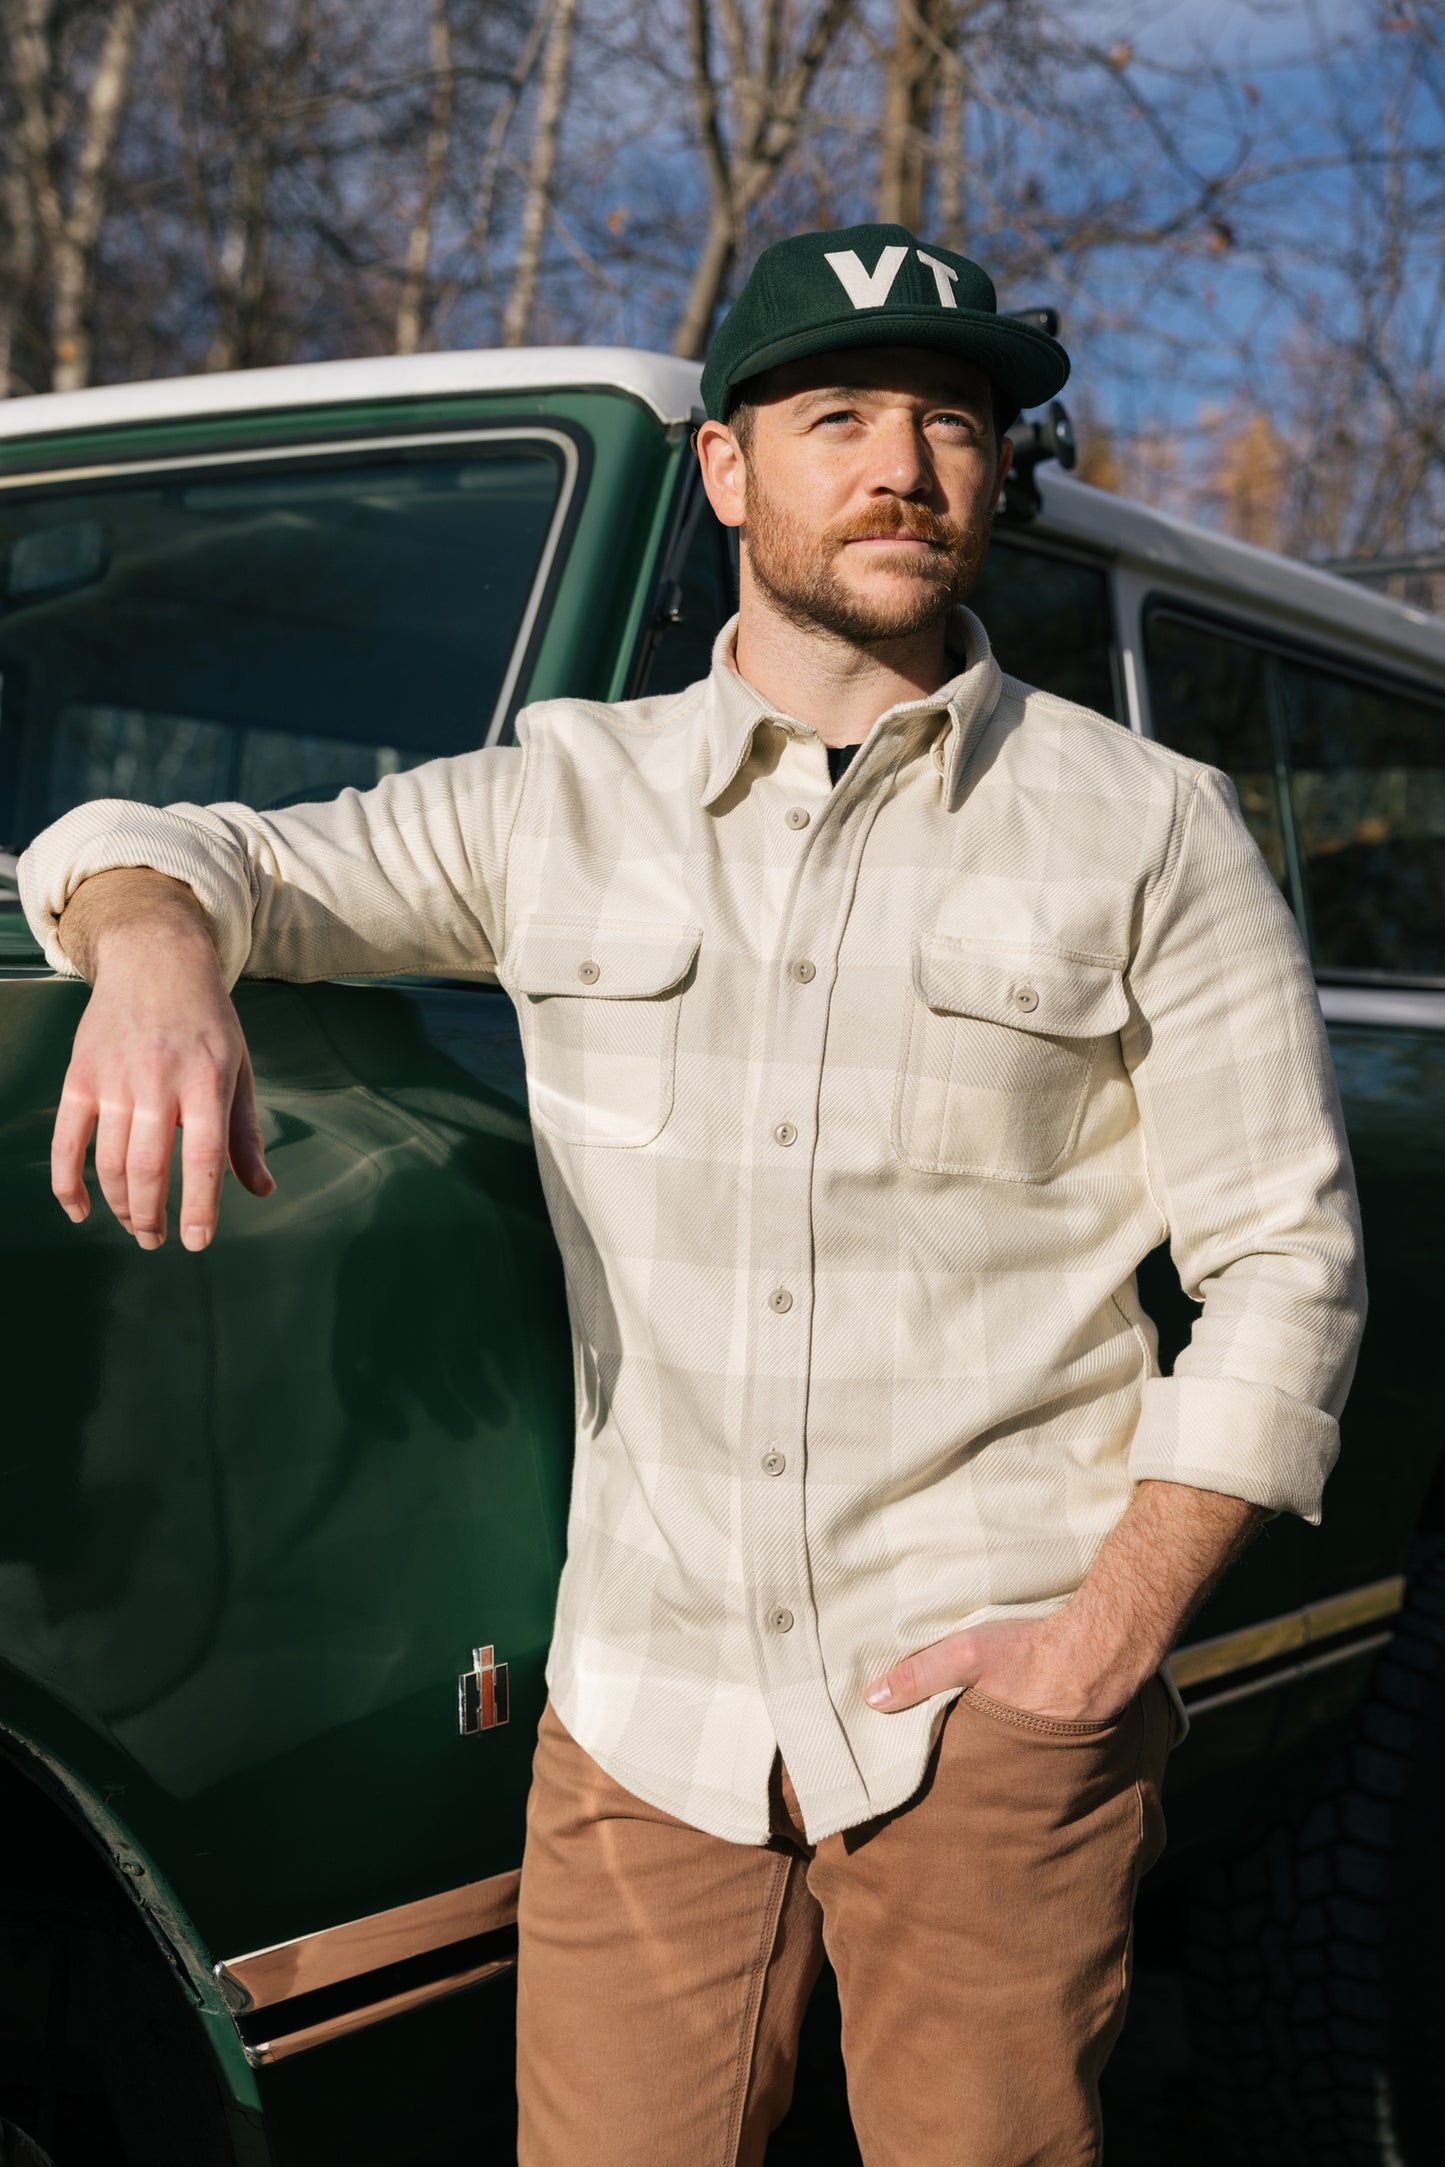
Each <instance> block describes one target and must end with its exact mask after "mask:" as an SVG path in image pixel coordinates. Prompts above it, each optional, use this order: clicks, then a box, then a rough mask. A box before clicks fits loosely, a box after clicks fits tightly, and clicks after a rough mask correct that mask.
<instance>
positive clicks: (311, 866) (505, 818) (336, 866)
mask: <svg viewBox="0 0 1445 2167" xmlns="http://www.w3.org/2000/svg"><path fill="white" fill-rule="evenodd" d="M525 758H526V755H525V753H524V752H523V751H522V750H521V748H519V747H500V746H499V747H492V748H488V749H486V750H482V751H478V752H471V753H462V754H459V755H457V756H456V757H454V758H451V759H445V760H431V761H428V762H426V763H425V765H423V766H421V767H415V768H409V769H405V770H403V771H402V772H401V773H399V774H395V775H388V776H386V777H385V778H384V779H383V780H382V781H381V782H379V783H378V784H377V785H376V787H375V788H374V789H371V790H365V791H361V790H346V791H343V792H342V794H341V795H340V797H338V798H335V799H332V800H330V801H329V802H327V803H325V804H317V805H296V806H291V807H289V808H287V809H286V810H285V811H282V812H274V813H257V812H252V811H251V810H249V808H247V807H246V806H244V805H207V806H201V805H170V806H165V807H160V806H150V805H138V804H132V803H128V802H126V801H123V800H119V799H113V798H100V799H96V800H93V801H92V802H91V803H90V804H87V805H81V806H78V807H77V808H76V810H75V811H74V812H70V813H67V814H66V815H65V816H64V817H63V818H62V819H60V820H57V821H56V822H55V823H54V825H53V826H52V827H49V828H47V829H46V830H45V831H44V833H43V834H41V835H40V836H38V837H37V838H36V840H35V842H34V843H32V844H31V846H30V848H29V849H28V850H27V851H26V852H25V854H24V856H23V857H22V858H21V860H20V865H19V869H18V878H19V883H20V894H21V900H22V902H23V904H24V908H25V913H26V916H27V918H28V919H29V922H30V926H31V930H32V931H33V933H34V934H35V937H36V939H37V940H38V941H39V942H40V943H41V945H42V947H43V948H44V951H45V955H46V959H47V961H48V962H49V963H50V964H51V966H52V967H53V968H54V969H55V970H57V971H60V972H62V973H64V974H66V975H68V976H71V977H74V976H75V975H76V972H75V966H74V965H73V964H72V963H71V961H70V959H69V958H68V957H67V955H66V954H65V951H64V950H63V948H62V947H61V945H60V941H59V937H58V927H59V922H60V916H61V913H62V911H63V910H64V909H65V906H66V904H67V903H68V902H69V900H70V898H71V896H72V895H73V894H74V893H75V890H76V889H77V888H78V887H79V886H80V883H81V882H82V881H83V880H88V879H89V878H90V877H91V875H92V874H95V873H103V872H109V871H112V870H114V869H116V868H118V867H121V866H147V867H150V868H151V869H153V870H154V871H155V872H158V873H167V874H169V875H170V876H171V877H172V878H173V879H175V880H179V881H183V882H184V883H185V885H186V886H187V887H188V888H189V889H190V890H191V891H192V893H193V894H194V895H195V897H196V900H197V902H198V903H199V904H200V907H201V910H202V912H203V913H204V915H205V919H206V923H207V925H208V926H209V928H210V932H211V937H212V939H213V940H214V942H215V944H216V949H217V953H218V954H219V956H220V959H221V966H222V970H223V971H224V973H225V978H226V983H227V984H228V985H230V984H233V983H234V982H235V980H236V979H238V978H241V977H248V978H288V979H297V980H303V979H318V978H333V977H385V976H388V975H391V974H393V973H398V972H410V971H415V972H432V973H438V974H445V975H449V976H489V975H492V974H494V973H495V970H496V963H497V957H498V956H499V955H500V953H501V951H502V948H503V946H504V945H505V940H506V929H505V926H504V924H503V922H502V921H503V915H504V908H505V891H506V863H507V851H508V848H509V844H510V838H511V832H512V827H513V824H514V821H515V817H516V811H517V805H518V801H519V798H520V794H521V789H522V781H523V772H524V762H525Z"/></svg>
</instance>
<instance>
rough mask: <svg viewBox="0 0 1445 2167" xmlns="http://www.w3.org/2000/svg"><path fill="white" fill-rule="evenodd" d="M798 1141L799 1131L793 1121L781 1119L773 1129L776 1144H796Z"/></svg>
mask: <svg viewBox="0 0 1445 2167" xmlns="http://www.w3.org/2000/svg"><path fill="white" fill-rule="evenodd" d="M797 1141H798V1132H797V1130H796V1129H795V1128H794V1127H793V1124H792V1122H791V1121H780V1122H779V1123H778V1125H777V1127H776V1128H775V1129H774V1131H773V1142H774V1143H775V1144H795V1143H796V1142H797Z"/></svg>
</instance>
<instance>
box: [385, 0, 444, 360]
mask: <svg viewBox="0 0 1445 2167" xmlns="http://www.w3.org/2000/svg"><path fill="white" fill-rule="evenodd" d="M431 67H432V110H431V129H430V132H429V133H428V136H427V146H426V174H425V177H424V179H423V182H422V191H421V200H420V201H419V203H418V204H417V209H416V216H415V218H414V219H413V220H412V227H411V232H410V233H409V234H408V236H407V244H406V275H405V280H404V283H403V285H402V289H401V300H400V302H399V303H398V305H397V311H396V350H397V352H398V353H399V354H414V353H415V352H416V350H417V348H418V346H419V345H420V344H421V335H422V311H423V306H424V301H425V295H426V271H427V263H428V260H429V258H430V256H431V239H432V227H433V225H434V223H435V221H436V211H437V204H438V202H439V201H440V198H441V192H442V187H443V184H444V183H445V181H446V177H447V161H448V159H449V157H450V155H451V142H452V98H453V93H454V89H455V79H454V77H453V75H452V33H451V25H450V23H449V22H448V20H447V0H432V6H431Z"/></svg>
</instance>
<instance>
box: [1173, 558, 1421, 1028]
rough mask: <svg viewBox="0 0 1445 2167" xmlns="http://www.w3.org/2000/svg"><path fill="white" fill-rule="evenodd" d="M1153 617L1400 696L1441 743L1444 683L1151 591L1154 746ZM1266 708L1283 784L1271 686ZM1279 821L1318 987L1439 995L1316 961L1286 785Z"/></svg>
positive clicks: (1290, 764)
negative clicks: (1430, 715)
mask: <svg viewBox="0 0 1445 2167" xmlns="http://www.w3.org/2000/svg"><path fill="white" fill-rule="evenodd" d="M1156 617H1172V618H1174V619H1175V620H1176V621H1179V622H1182V623H1183V624H1185V625H1186V626H1195V627H1197V628H1198V629H1200V630H1201V631H1204V632H1212V633H1215V634H1218V635H1222V636H1223V637H1225V638H1228V639H1233V640H1236V641H1239V642H1241V643H1242V644H1243V645H1245V646H1248V647H1254V648H1257V649H1259V650H1260V651H1261V652H1262V653H1263V654H1264V655H1265V657H1266V659H1267V660H1268V659H1270V658H1273V659H1276V660H1278V661H1280V662H1292V663H1297V664H1303V665H1304V666H1305V667H1306V668H1311V669H1316V670H1320V671H1322V672H1324V673H1326V674H1329V675H1333V676H1335V677H1338V678H1342V679H1343V680H1344V681H1345V682H1346V683H1349V684H1356V685H1360V686H1362V687H1363V688H1364V689H1365V690H1367V691H1370V692H1373V693H1376V694H1380V693H1384V694H1385V695H1386V696H1388V695H1389V694H1390V693H1391V692H1396V693H1398V694H1399V695H1400V696H1401V697H1402V698H1406V699H1410V700H1414V701H1417V702H1418V703H1419V704H1421V705H1422V706H1426V707H1432V708H1436V709H1438V710H1439V714H1440V727H1441V734H1442V738H1445V684H1432V683H1431V682H1430V680H1429V679H1428V678H1421V677H1416V676H1414V675H1413V674H1412V673H1410V672H1409V671H1408V670H1404V669H1398V668H1391V667H1390V666H1389V665H1388V664H1382V665H1379V666H1377V667H1376V666H1372V665H1371V664H1370V663H1368V662H1362V661H1361V659H1360V657H1359V655H1358V654H1357V653H1349V652H1347V651H1345V650H1342V649H1340V648H1338V647H1332V646H1329V645H1328V644H1326V643H1324V642H1316V641H1313V640H1310V639H1308V638H1304V637H1301V636H1299V635H1297V634H1292V633H1290V632H1289V631H1287V630H1280V629H1278V628H1272V627H1270V626H1268V625H1266V624H1262V623H1260V622H1258V621H1251V620H1250V619H1248V618H1243V617H1236V616H1234V615H1232V614H1231V613H1229V612H1228V611H1225V610H1218V609H1211V608H1210V607H1209V606H1208V604H1207V603H1200V602H1198V601H1196V600H1195V599H1194V597H1193V596H1188V595H1182V594H1177V593H1172V592H1171V591H1170V590H1169V589H1167V588H1154V589H1151V590H1150V591H1149V592H1148V593H1147V594H1146V595H1145V596H1144V597H1143V598H1142V601H1141V603H1140V608H1139V668H1140V674H1141V676H1142V678H1143V680H1144V685H1145V688H1146V692H1147V697H1148V706H1147V714H1146V720H1147V729H1146V730H1145V731H1144V733H1143V734H1144V735H1146V736H1148V737H1151V738H1153V739H1154V740H1155V742H1156V743H1158V744H1161V745H1167V744H1168V742H1169V741H1168V739H1167V738H1166V737H1164V736H1163V735H1162V734H1161V733H1160V730H1159V728H1158V720H1157V717H1156V714H1155V706H1154V694H1153V687H1152V685H1151V684H1150V679H1149V634H1150V629H1151V626H1152V624H1153V622H1154V620H1155V618H1156ZM1269 704H1270V728H1271V736H1272V738H1273V740H1274V752H1275V758H1276V763H1277V768H1278V771H1279V772H1280V774H1281V776H1282V778H1283V779H1284V780H1285V781H1286V783H1287V784H1288V783H1290V782H1292V779H1293V776H1294V771H1295V769H1294V759H1293V754H1292V748H1291V746H1290V743H1289V739H1288V733H1287V730H1286V727H1285V722H1284V718H1283V715H1282V714H1281V713H1280V712H1279V699H1278V693H1277V691H1276V690H1275V689H1274V687H1273V685H1271V686H1270V688H1269ZM1442 765H1445V760H1442ZM1280 822H1281V829H1282V833H1283V838H1284V845H1285V854H1286V862H1287V865H1288V869H1289V876H1290V888H1291V891H1292V893H1291V894H1290V895H1287V896H1286V900H1287V901H1291V902H1292V903H1293V905H1294V911H1295V917H1296V919H1297V921H1298V923H1299V928H1300V932H1301V935H1302V936H1303V938H1304V941H1305V945H1306V947H1307V949H1308V951H1309V957H1310V964H1311V967H1312V969H1313V971H1314V975H1315V978H1316V980H1317V981H1318V983H1319V984H1320V985H1322V986H1361V987H1376V986H1378V987H1382V988H1388V987H1395V988H1399V989H1401V990H1418V991H1420V992H1439V991H1441V990H1442V989H1445V973H1442V974H1440V975H1438V976H1423V975H1421V974H1419V973H1414V972H1406V971H1385V970H1373V969H1370V968H1368V967H1366V966H1358V967H1355V968H1351V969H1343V968H1338V967H1335V966H1332V965H1329V964H1321V963H1319V962H1318V961H1317V960H1316V955H1315V939H1314V927H1313V924H1312V922H1311V915H1310V891H1309V878H1308V872H1307V869H1306V867H1305V864H1304V861H1303V859H1302V857H1301V856H1300V852H1299V843H1298V837H1297V834H1296V830H1295V808H1294V801H1293V794H1292V791H1291V790H1290V789H1289V788H1286V789H1285V791H1284V792H1283V794H1282V799H1281V804H1280Z"/></svg>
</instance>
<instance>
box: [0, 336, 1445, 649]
mask: <svg viewBox="0 0 1445 2167" xmlns="http://www.w3.org/2000/svg"><path fill="white" fill-rule="evenodd" d="M701 375H702V370H701V364H700V363H698V362H696V361H682V360H678V359H677V358H676V357H675V356H673V355H670V354H657V353H650V352H648V351H646V350H645V349H643V348H641V347H633V346H522V347H501V348H492V349H478V350H474V351H467V352H461V353H447V354H405V355H383V356H379V357H377V358H375V359H371V360H361V361H313V362H301V363H297V364H295V365H294V366H291V367H287V368H276V369H238V370H234V371H229V372H226V373H217V374H215V375H209V376H180V377H162V378H159V379H157V380H156V381H154V382H151V383H143V384H106V385H99V386H97V387H96V388H94V389H93V390H89V391H63V392H44V393H40V394H38V395H36V396H34V397H30V398H18V399H16V398H12V399H0V442H3V441H6V440H9V441H10V442H12V443H13V442H15V441H16V440H18V439H22V438H24V437H28V436H41V435H47V436H48V435H52V434H59V433H65V434H69V433H71V432H73V431H78V430H87V429H103V428H113V427H116V426H118V425H125V424H136V423H142V422H162V421H177V420H186V419H190V418H194V417H200V416H206V415H213V416H216V417H220V416H222V415H240V414H256V413H264V412H268V411H280V410H282V409H286V410H289V411H292V412H295V411H297V410H298V409H304V408H307V407H335V406H340V405H348V404H351V403H353V402H356V403H362V402H368V403H369V402H372V401H376V400H381V399H404V398H417V399H431V398H441V397H448V396H456V395H458V394H462V395H464V394H466V393H468V392H506V391H538V390H553V389H561V388H563V387H564V386H565V387H570V388H574V389H578V390H580V389H584V388H587V387H589V386H597V387H605V388H608V389H611V390H619V391H625V392H629V393H631V395H632V396H633V397H634V398H637V399H640V400H641V401H642V403H643V404H644V405H645V406H647V407H649V408H651V410H652V412H653V413H654V414H655V415H656V416H657V418H658V420H659V421H661V422H663V423H665V424H668V425H670V426H679V425H683V424H686V423H687V422H688V421H690V420H693V419H695V418H696V417H697V416H698V414H699V413H700V411H701V391H700V383H701ZM1036 479H1037V481H1038V485H1039V491H1040V494H1041V496H1042V499H1043V513H1042V516H1041V517H1040V519H1039V521H1038V522H1037V525H1036V527H1035V528H1034V529H1033V531H1034V532H1036V533H1038V534H1039V535H1040V536H1051V537H1053V538H1055V539H1056V540H1059V541H1063V542H1066V543H1077V544H1080V545H1082V546H1087V547H1088V548H1089V549H1090V550H1091V551H1095V552H1100V551H1102V553H1103V554H1104V555H1106V556H1108V557H1111V558H1113V559H1114V560H1115V561H1116V562H1117V563H1118V564H1120V565H1121V566H1127V567H1128V568H1129V569H1130V571H1131V572H1132V573H1133V575H1134V576H1135V578H1136V579H1140V580H1144V581H1146V582H1148V581H1152V580H1155V579H1157V580H1158V582H1159V584H1160V586H1161V587H1162V588H1167V589H1171V590H1174V591H1178V590H1180V589H1181V588H1182V589H1185V590H1187V591H1188V592H1189V593H1190V594H1191V595H1192V596H1194V597H1195V598H1196V599H1201V600H1206V601H1207V600H1208V599H1209V598H1210V597H1211V596H1214V597H1216V598H1217V600H1218V603H1219V606H1220V607H1221V609H1223V608H1226V607H1229V606H1231V605H1233V606H1234V607H1235V608H1236V609H1237V608H1238V607H1239V605H1240V604H1244V605H1245V606H1246V607H1247V610H1248V613H1249V615H1250V616H1252V617H1254V618H1256V619H1263V620H1269V619H1273V618H1279V619H1281V620H1283V623H1284V624H1285V625H1289V624H1293V625H1294V626H1295V627H1297V628H1298V629H1300V630H1311V631H1315V632H1320V633H1324V634H1326V635H1327V636H1328V638H1329V640H1330V644H1331V645H1332V646H1335V647H1337V648H1338V647H1340V646H1342V645H1343V646H1348V645H1350V644H1352V643H1355V642H1361V643H1363V644H1364V645H1365V646H1366V647H1368V648H1371V649H1373V650H1375V651H1376V652H1377V653H1378V652H1380V651H1382V650H1388V651H1390V652H1391V653H1393V654H1394V655H1395V656H1396V657H1398V658H1401V659H1404V660H1407V661H1409V660H1414V661H1416V662H1418V663H1419V664H1420V665H1422V666H1423V668H1424V669H1425V670H1426V671H1427V672H1428V673H1429V674H1431V675H1436V674H1438V673H1439V672H1440V671H1442V670H1445V620H1442V619H1441V618H1438V617H1434V616H1431V615H1430V614H1429V612H1427V611H1425V610H1420V609H1415V608H1413V607H1411V606H1410V605H1408V604H1405V603H1401V602H1395V601H1392V600H1390V599H1389V598H1388V597H1386V596H1384V595H1379V594H1375V593H1372V592H1371V591H1369V590H1368V589H1367V588H1365V587H1363V586H1361V585H1360V584H1359V583H1358V582H1356V581H1352V580H1345V579H1340V578H1338V577H1337V576H1336V575H1335V574H1333V573H1330V572H1326V571H1322V570H1320V569H1319V568H1318V567H1316V566H1313V565H1309V564H1305V563H1303V562H1302V561H1300V560H1299V559H1297V558H1290V557H1281V556H1277V555H1275V554H1274V553H1273V552H1272V551H1270V550H1265V549H1256V548H1253V547H1252V546H1251V545H1250V544H1249V543H1247V542H1236V541H1233V540H1231V539H1230V538H1229V537H1228V536H1226V535H1221V534H1215V533H1211V532H1210V531H1209V530H1208V529H1206V528H1203V527H1196V526H1192V525H1190V524H1189V522H1188V521H1187V520H1182V519H1174V518H1171V517H1170V515H1169V514H1168V513H1166V512H1158V511H1154V510H1152V509H1151V508H1150V507H1148V506H1146V505H1143V504H1135V503H1132V502H1131V501H1130V500H1129V499H1128V498H1127V497H1121V496H1114V495H1112V494H1110V493H1108V492H1107V491H1104V490H1100V489H1093V488H1090V487H1089V486H1088V484H1086V483H1083V482H1079V481H1075V480H1074V479H1073V478H1072V477H1071V476H1070V475H1067V474H1064V473H1061V472H1060V470H1059V469H1058V468H1057V467H1056V466H1051V465H1045V466H1043V467H1041V468H1040V469H1039V471H1038V474H1037V476H1036Z"/></svg>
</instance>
